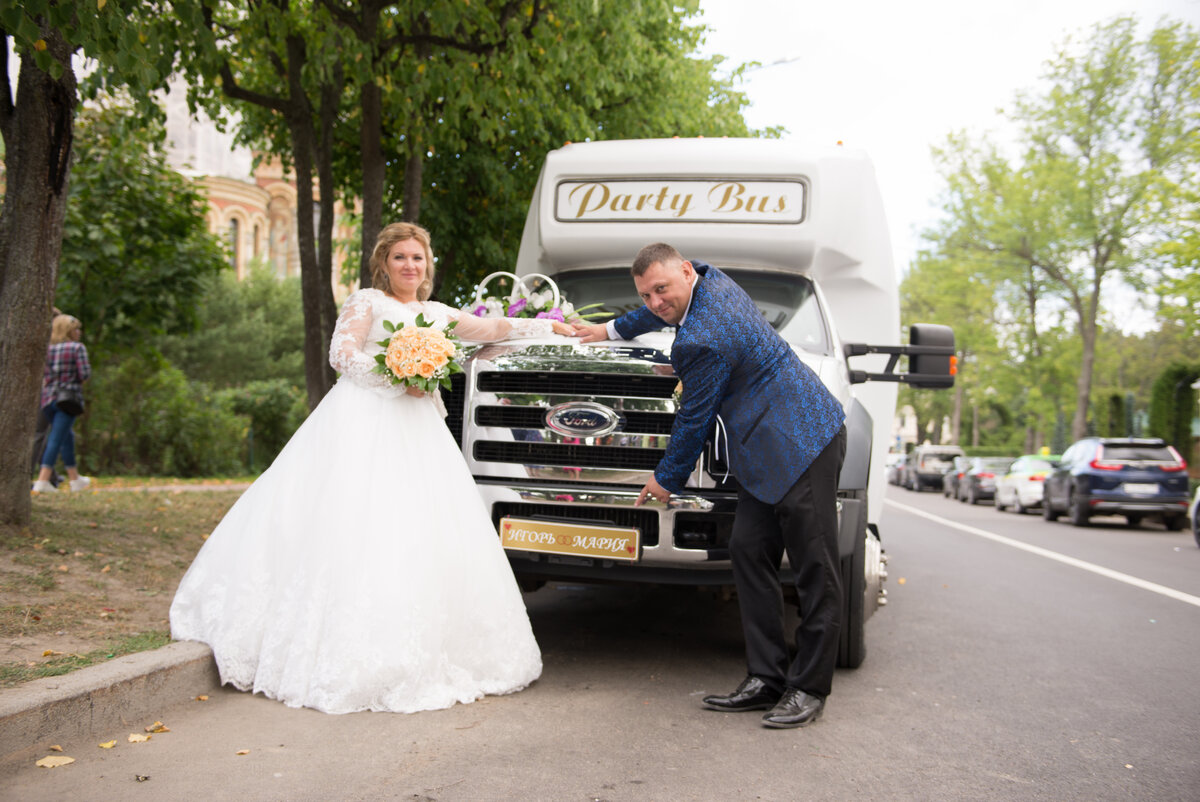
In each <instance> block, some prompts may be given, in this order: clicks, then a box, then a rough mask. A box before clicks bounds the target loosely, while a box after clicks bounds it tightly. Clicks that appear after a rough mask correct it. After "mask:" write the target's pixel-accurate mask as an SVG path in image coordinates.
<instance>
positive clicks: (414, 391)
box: [404, 387, 425, 398]
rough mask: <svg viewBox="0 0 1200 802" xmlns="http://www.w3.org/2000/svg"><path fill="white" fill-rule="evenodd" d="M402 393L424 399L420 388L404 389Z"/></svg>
mask: <svg viewBox="0 0 1200 802" xmlns="http://www.w3.org/2000/svg"><path fill="white" fill-rule="evenodd" d="M404 392H406V393H408V394H409V395H411V396H415V397H416V398H424V397H425V391H424V390H422V389H421V388H420V387H406V388H405V389H404Z"/></svg>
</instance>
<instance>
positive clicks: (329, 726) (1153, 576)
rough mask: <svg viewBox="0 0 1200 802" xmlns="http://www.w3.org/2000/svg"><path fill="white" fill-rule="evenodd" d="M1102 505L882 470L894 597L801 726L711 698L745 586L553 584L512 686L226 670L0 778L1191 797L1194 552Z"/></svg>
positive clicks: (114, 795)
mask: <svg viewBox="0 0 1200 802" xmlns="http://www.w3.org/2000/svg"><path fill="white" fill-rule="evenodd" d="M1111 520H1112V523H1107V522H1106V521H1105V519H1099V520H1098V521H1097V524H1096V525H1095V526H1093V527H1090V528H1087V529H1075V528H1073V527H1071V526H1069V525H1068V524H1064V523H1054V524H1050V523H1046V522H1045V521H1043V520H1042V519H1041V518H1039V517H1034V516H1017V515H1015V514H1012V513H998V512H996V511H995V510H994V509H993V508H992V507H991V506H979V507H969V506H967V505H964V504H960V503H957V502H954V501H950V500H947V499H944V498H942V497H941V496H940V495H938V494H934V493H922V494H917V493H911V492H909V491H905V490H902V489H900V488H895V487H892V488H889V506H888V509H887V511H886V517H885V521H884V525H885V528H884V546H885V548H886V549H887V551H888V554H889V556H890V560H891V561H890V565H889V572H890V574H891V578H890V579H889V581H888V586H889V592H890V602H889V604H888V606H887V607H886V608H885V609H883V610H881V611H880V612H879V613H878V614H877V615H876V616H875V617H874V618H873V619H872V620H871V621H870V622H869V623H868V625H867V642H868V656H867V660H866V663H865V664H864V665H863V666H862V668H860V669H858V670H856V671H841V672H839V673H838V676H837V678H836V679H835V682H834V692H833V695H832V696H831V697H830V699H829V704H828V706H827V708H826V713H825V717H824V718H823V719H821V721H819V722H818V723H817V724H815V725H814V726H811V727H808V728H806V729H802V730H780V731H776V730H767V729H764V728H763V727H761V726H760V725H759V718H758V716H759V714H756V713H745V714H725V713H716V712H712V711H707V710H704V709H702V708H701V706H700V702H699V700H700V697H701V696H703V695H705V694H707V693H713V692H725V691H728V690H730V689H731V688H732V687H733V686H734V685H735V684H736V683H737V682H738V681H739V680H740V679H741V678H742V673H743V670H744V668H743V665H744V664H743V661H742V650H741V635H740V631H739V626H738V622H737V611H736V602H727V601H722V600H721V599H719V598H716V597H715V596H713V595H711V594H703V593H698V592H694V591H690V590H679V589H631V588H622V587H583V586H571V585H561V586H557V587H549V588H544V589H542V590H541V591H538V592H537V593H535V594H532V595H529V596H527V597H526V598H527V601H528V603H529V606H530V611H531V615H532V619H533V623H534V629H535V631H536V633H537V636H538V639H539V642H540V643H541V644H542V648H543V651H544V658H545V666H546V667H545V671H544V673H543V676H542V679H541V680H539V681H538V682H537V683H536V684H535V685H534V686H533V687H531V688H530V689H528V690H526V691H524V692H522V693H519V694H516V695H513V696H510V697H501V698H489V699H485V700H482V701H480V702H477V703H475V704H471V705H460V706H458V707H455V708H452V709H450V710H445V711H437V712H431V713H421V714H416V715H410V716H403V715H388V714H377V713H365V714H355V715H348V716H327V715H324V714H321V713H316V712H313V711H311V710H293V709H289V708H287V707H284V706H283V705H281V704H278V703H276V702H272V701H269V700H266V699H263V698H262V697H253V696H250V695H247V694H243V693H236V692H231V691H222V692H219V693H215V694H212V695H211V697H210V699H209V700H208V701H207V702H189V703H186V704H183V705H181V706H179V707H176V708H172V709H167V710H164V711H162V715H161V716H159V718H160V719H161V720H162V721H163V722H165V723H166V724H167V725H168V726H169V727H170V729H171V732H169V733H163V734H160V735H156V736H154V738H153V740H152V741H150V742H148V743H144V744H129V743H127V742H126V740H125V739H126V736H127V735H128V732H134V731H140V730H141V725H143V724H145V723H149V722H141V721H137V722H130V727H129V730H128V732H125V731H120V732H113V733H112V734H111V736H109V737H110V738H116V739H118V746H117V748H114V749H112V750H101V749H98V748H97V747H96V744H95V743H93V742H90V741H89V742H87V743H82V742H81V743H63V744H62V746H63V748H64V753H65V754H68V755H71V756H73V757H75V758H76V763H74V764H72V765H70V766H66V767H63V768H57V769H39V768H35V767H34V765H33V764H34V760H36V759H37V758H39V757H42V756H43V755H46V754H49V753H48V752H46V751H45V747H46V746H48V745H39V746H38V747H35V748H31V749H30V750H29V751H28V752H27V753H22V754H19V755H15V756H12V757H10V758H9V759H7V760H6V761H4V763H3V764H0V798H3V799H22V800H25V799H68V798H70V799H80V800H88V799H120V800H130V799H143V798H144V799H147V800H151V799H153V800H156V801H160V800H164V799H182V798H185V797H186V798H197V797H200V798H204V797H207V798H211V799H232V798H239V799H271V800H274V799H279V800H283V799H287V800H326V799H344V800H358V799H399V800H508V799H522V800H526V799H528V800H580V801H581V802H582V801H583V800H614V801H615V800H691V799H695V800H715V799H721V800H724V799H739V800H740V799H748V800H749V799H764V800H795V799H814V800H822V799H831V800H843V799H847V800H848V799H855V800H857V799H889V800H906V799H912V800H918V799H919V800H930V799H954V800H958V799H972V800H1013V799H1021V800H1027V799H1045V800H1074V799H1080V800H1107V799H1113V800H1117V799H1120V800H1127V799H1147V800H1197V799H1200V682H1197V673H1198V672H1200V637H1198V633H1200V549H1198V548H1197V547H1196V545H1195V543H1194V541H1193V540H1192V537H1191V535H1190V533H1168V532H1165V531H1164V530H1162V529H1161V528H1158V527H1157V526H1155V525H1147V527H1146V528H1145V529H1142V530H1131V529H1127V528H1125V527H1124V526H1123V525H1121V524H1120V523H1119V519H1111ZM1030 549H1032V550H1030ZM105 740H107V738H106V739H105ZM240 750H249V752H248V753H247V754H244V755H238V754H237V752H238V751H240ZM138 775H140V776H142V777H148V778H149V779H146V780H144V781H141V782H139V781H138V780H137V779H136V777H137V776H138Z"/></svg>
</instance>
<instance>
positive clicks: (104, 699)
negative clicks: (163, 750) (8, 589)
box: [0, 642, 221, 756]
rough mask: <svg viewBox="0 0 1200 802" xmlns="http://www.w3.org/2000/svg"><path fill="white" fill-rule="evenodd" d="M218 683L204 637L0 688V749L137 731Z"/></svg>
mask: <svg viewBox="0 0 1200 802" xmlns="http://www.w3.org/2000/svg"><path fill="white" fill-rule="evenodd" d="M220 684H221V681H220V677H219V675H218V673H217V666H216V663H215V662H214V661H213V656H212V651H211V650H210V649H209V648H208V647H207V646H205V645H204V644H203V643H194V642H180V643H171V644H168V645H166V646H163V647H162V648H160V649H154V650H152V651H148V652H139V653H137V654H129V655H125V656H123V657H118V658H115V659H113V660H109V661H108V662H107V663H103V664H102V665H96V666H89V667H88V668H81V669H79V670H78V671H72V672H71V673H70V674H64V675H63V676H61V677H47V678H45V679H38V680H33V681H31V682H26V683H24V684H22V685H19V686H17V687H16V688H8V689H5V690H0V756H4V755H9V754H12V753H13V752H16V751H19V750H22V749H27V748H29V747H31V746H36V745H39V744H43V743H44V744H45V745H46V746H49V745H51V744H54V743H58V742H60V741H69V740H71V739H73V738H80V737H89V736H92V735H103V736H106V737H117V735H121V734H123V733H118V732H116V730H117V729H125V728H128V727H135V728H136V729H137V730H141V728H142V727H144V726H145V725H147V724H150V723H153V722H154V720H155V719H156V718H158V717H159V715H160V713H161V712H162V711H163V710H164V709H166V708H168V707H172V706H174V705H177V704H180V703H182V702H186V701H188V700H191V699H194V698H195V697H196V696H197V695H199V694H203V693H208V692H210V691H212V690H215V689H216V688H218V687H220ZM143 719H145V720H144V721H143Z"/></svg>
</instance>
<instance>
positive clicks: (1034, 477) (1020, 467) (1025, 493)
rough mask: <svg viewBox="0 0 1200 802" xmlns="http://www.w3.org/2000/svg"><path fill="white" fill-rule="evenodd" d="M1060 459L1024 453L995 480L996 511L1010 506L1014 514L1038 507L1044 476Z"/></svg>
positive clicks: (1044, 481)
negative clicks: (1014, 511)
mask: <svg viewBox="0 0 1200 802" xmlns="http://www.w3.org/2000/svg"><path fill="white" fill-rule="evenodd" d="M1060 459H1062V457H1061V456H1060V455H1058V454H1025V455H1024V456H1021V457H1017V459H1016V460H1015V461H1014V462H1013V464H1012V465H1010V466H1009V468H1008V472H1007V473H1005V474H1004V475H1003V476H1001V477H1000V478H999V479H997V480H996V509H998V510H1005V509H1008V508H1009V507H1012V508H1013V509H1014V510H1016V512H1017V514H1018V515H1024V514H1025V513H1027V512H1029V511H1030V510H1034V509H1038V508H1040V507H1041V506H1042V493H1043V491H1044V490H1045V489H1046V475H1047V474H1048V473H1050V471H1052V470H1053V469H1054V464H1055V463H1056V462H1058V461H1059V460H1060Z"/></svg>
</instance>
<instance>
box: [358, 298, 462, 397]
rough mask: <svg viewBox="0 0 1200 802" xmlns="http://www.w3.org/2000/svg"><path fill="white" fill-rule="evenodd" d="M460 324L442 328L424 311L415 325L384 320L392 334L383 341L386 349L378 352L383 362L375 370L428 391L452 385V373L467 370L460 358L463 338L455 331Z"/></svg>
mask: <svg viewBox="0 0 1200 802" xmlns="http://www.w3.org/2000/svg"><path fill="white" fill-rule="evenodd" d="M457 325H458V323H457V322H456V321H452V322H451V323H449V324H448V325H447V326H446V327H445V328H442V329H439V328H437V327H436V326H434V324H433V322H432V321H426V320H425V316H424V315H417V321H416V325H413V326H405V325H404V324H403V323H401V324H400V325H399V326H396V325H393V324H392V322H391V321H389V320H385V321H383V328H384V329H386V330H387V331H389V332H391V333H392V336H391V337H389V338H387V339H386V340H380V341H379V345H382V346H383V347H384V348H385V349H386V350H384V352H383V353H382V354H376V355H375V361H376V362H378V363H379V364H378V365H376V366H375V372H376V373H382V374H383V375H384V376H386V377H387V378H388V380H389V381H390V382H391V383H392V384H402V385H404V386H406V387H416V388H419V389H421V390H424V391H425V392H427V393H430V392H433V391H434V390H436V389H437V388H438V387H439V386H441V387H445V388H447V389H449V388H450V377H451V376H453V375H454V374H455V373H462V372H463V368H462V364H461V363H460V362H459V361H458V356H459V350H460V342H459V339H458V338H457V337H455V336H454V334H453V333H452V332H453V329H454V327H455V326H457Z"/></svg>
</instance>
